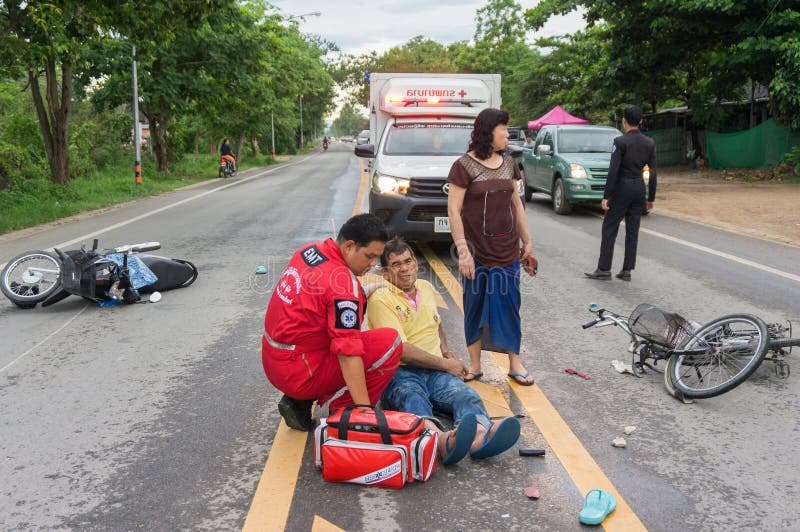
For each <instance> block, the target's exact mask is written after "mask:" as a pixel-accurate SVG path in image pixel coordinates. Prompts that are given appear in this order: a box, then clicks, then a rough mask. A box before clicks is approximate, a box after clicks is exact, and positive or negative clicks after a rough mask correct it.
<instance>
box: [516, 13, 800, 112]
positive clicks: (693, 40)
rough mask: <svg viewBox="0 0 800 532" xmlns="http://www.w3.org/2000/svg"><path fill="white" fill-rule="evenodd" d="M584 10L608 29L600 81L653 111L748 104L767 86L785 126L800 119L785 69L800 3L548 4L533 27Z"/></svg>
mask: <svg viewBox="0 0 800 532" xmlns="http://www.w3.org/2000/svg"><path fill="white" fill-rule="evenodd" d="M578 7H581V8H583V9H584V10H585V18H586V21H587V23H588V24H589V25H590V26H597V27H599V28H603V29H605V30H606V31H605V34H604V36H603V38H604V40H605V41H606V44H605V49H606V53H607V56H606V57H607V58H608V62H607V66H606V68H605V70H604V71H602V72H598V73H597V74H598V75H599V76H603V77H605V78H606V79H607V80H608V82H607V83H606V86H607V87H609V88H611V87H612V86H613V85H616V87H617V88H618V90H619V91H620V92H622V91H627V92H629V93H630V94H632V95H634V97H635V99H637V100H638V101H641V102H644V103H646V104H648V105H649V107H650V109H651V110H653V111H655V110H657V108H658V105H659V104H660V103H661V102H668V101H670V100H672V101H674V100H679V101H682V102H684V103H686V104H687V105H690V106H691V107H693V108H694V109H698V110H699V109H700V108H702V107H713V106H715V105H716V106H718V105H719V103H720V102H722V101H723V100H732V101H737V100H741V99H743V98H744V92H745V91H744V90H743V88H744V87H746V86H747V85H748V84H752V83H753V82H760V83H761V84H763V85H767V86H770V87H772V88H773V90H774V94H773V97H774V98H775V99H776V101H775V102H774V103H773V109H774V110H775V111H776V113H777V114H778V118H779V119H783V120H784V121H791V120H790V117H791V116H793V115H794V113H796V112H797V109H798V108H797V107H796V104H792V103H791V102H792V101H793V99H792V97H791V95H796V94H798V93H799V92H800V86H798V85H796V78H795V79H793V76H792V75H791V72H792V71H791V70H786V69H784V68H783V65H788V66H789V67H790V68H791V65H792V59H791V58H792V50H793V49H796V47H797V38H798V37H800V14H799V13H798V8H800V2H798V1H797V0H794V1H780V2H778V1H775V0H746V1H734V0H693V1H691V2H686V1H683V0H662V1H659V2H653V1H649V0H637V1H633V2H625V3H624V5H623V4H620V3H618V2H608V1H605V0H543V1H541V2H539V3H538V4H537V5H536V6H535V7H534V8H532V9H529V10H527V11H526V20H527V21H528V23H529V24H530V26H531V27H533V28H539V27H541V26H542V25H543V24H544V22H546V20H547V19H548V18H549V17H550V16H552V15H555V14H566V13H568V12H570V11H572V10H574V9H577V8H578ZM778 8H780V9H778ZM788 43H792V44H788ZM786 74H789V75H788V77H787V76H786ZM773 80H774V81H773ZM784 80H788V83H787V84H786V85H783V83H784ZM794 101H795V102H796V100H794ZM707 116H709V117H710V116H711V114H709V115H707ZM709 120H710V118H709Z"/></svg>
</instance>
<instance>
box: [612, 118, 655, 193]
mask: <svg viewBox="0 0 800 532" xmlns="http://www.w3.org/2000/svg"><path fill="white" fill-rule="evenodd" d="M645 165H647V166H649V167H650V184H649V186H648V190H647V201H655V200H656V184H657V179H656V143H655V142H654V141H653V139H651V138H650V137H648V136H646V135H644V134H643V133H642V132H641V131H639V130H638V129H631V130H630V131H628V132H627V133H625V134H624V135H622V136H621V137H617V138H615V139H614V148H613V151H612V152H611V165H610V166H609V168H608V179H607V180H606V189H605V192H604V193H603V197H604V198H605V199H610V198H611V197H612V196H613V195H614V190H615V189H616V188H617V186H618V185H619V182H620V180H627V179H642V171H643V169H644V167H645Z"/></svg>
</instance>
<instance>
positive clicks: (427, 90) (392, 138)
mask: <svg viewBox="0 0 800 532" xmlns="http://www.w3.org/2000/svg"><path fill="white" fill-rule="evenodd" d="M369 107H370V108H369V113H370V117H369V122H370V139H371V140H372V143H368V144H361V145H359V146H357V147H356V148H355V153H356V155H357V156H359V157H366V158H369V159H370V162H369V164H368V166H367V169H368V172H369V182H370V192H369V212H371V213H373V214H376V215H377V216H379V217H380V218H381V219H382V220H383V221H384V223H386V226H387V227H388V228H389V231H390V232H391V233H392V234H398V235H403V236H405V237H406V238H408V239H410V240H419V241H423V242H424V241H430V240H449V239H450V238H451V237H450V224H449V221H448V218H447V190H448V187H447V185H446V179H447V175H448V173H449V172H450V167H451V166H452V165H453V163H454V162H455V161H456V159H458V158H459V157H460V156H461V155H463V154H464V153H466V152H467V147H468V145H469V139H470V133H471V132H472V124H473V122H474V121H475V117H476V116H477V115H478V113H479V112H481V111H482V110H483V109H485V108H487V107H496V108H499V107H500V75H499V74H383V73H373V74H370V99H369Z"/></svg>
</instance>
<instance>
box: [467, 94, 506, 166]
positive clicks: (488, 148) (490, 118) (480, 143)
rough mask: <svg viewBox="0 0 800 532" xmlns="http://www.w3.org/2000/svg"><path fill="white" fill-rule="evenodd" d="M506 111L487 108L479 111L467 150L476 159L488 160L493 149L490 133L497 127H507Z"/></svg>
mask: <svg viewBox="0 0 800 532" xmlns="http://www.w3.org/2000/svg"><path fill="white" fill-rule="evenodd" d="M508 118H509V117H508V111H506V110H505V109H494V108H492V107H489V108H488V109H484V110H483V111H481V112H480V113H479V114H478V116H477V118H475V125H474V127H473V129H472V136H471V137H470V140H469V150H470V151H473V152H475V156H476V157H477V158H478V159H481V160H485V159H488V158H489V157H490V156H491V155H492V152H493V151H494V149H493V148H492V133H493V132H494V128H496V127H497V126H498V125H500V124H503V125H506V126H507V125H508Z"/></svg>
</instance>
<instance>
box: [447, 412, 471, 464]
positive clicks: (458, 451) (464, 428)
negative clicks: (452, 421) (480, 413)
mask: <svg viewBox="0 0 800 532" xmlns="http://www.w3.org/2000/svg"><path fill="white" fill-rule="evenodd" d="M476 430H478V419H477V418H476V417H475V414H467V415H466V416H464V417H462V418H461V421H459V422H458V427H457V428H456V437H455V443H454V444H453V447H449V445H448V444H449V443H450V439H451V438H452V435H450V436H448V437H447V441H445V443H444V448H445V451H447V454H446V455H445V457H444V459H442V464H444V465H451V464H455V463H456V462H460V461H461V460H462V459H463V458H464V457H465V456H467V453H468V452H469V448H470V447H471V446H472V442H473V441H475V431H476Z"/></svg>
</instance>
